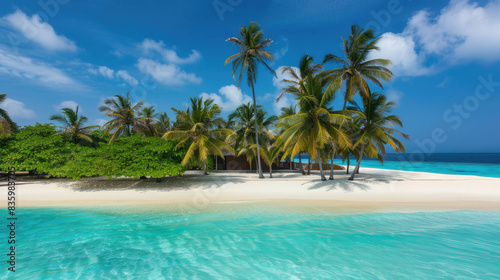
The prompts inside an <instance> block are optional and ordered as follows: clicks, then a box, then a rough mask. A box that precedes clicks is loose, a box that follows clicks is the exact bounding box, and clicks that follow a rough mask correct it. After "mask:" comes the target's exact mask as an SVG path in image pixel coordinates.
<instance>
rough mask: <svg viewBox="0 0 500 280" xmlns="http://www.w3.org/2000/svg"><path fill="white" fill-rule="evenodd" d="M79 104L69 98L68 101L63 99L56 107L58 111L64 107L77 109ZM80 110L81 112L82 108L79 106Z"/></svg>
mask: <svg viewBox="0 0 500 280" xmlns="http://www.w3.org/2000/svg"><path fill="white" fill-rule="evenodd" d="M77 106H78V103H76V102H75V101H71V100H68V101H63V102H61V103H59V104H57V105H54V109H56V111H59V110H61V109H62V108H70V109H73V110H76V107H77ZM78 110H79V112H81V111H82V108H79V109H78Z"/></svg>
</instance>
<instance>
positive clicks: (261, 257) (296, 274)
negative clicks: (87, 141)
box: [0, 206, 500, 279]
mask: <svg viewBox="0 0 500 280" xmlns="http://www.w3.org/2000/svg"><path fill="white" fill-rule="evenodd" d="M247 208H249V206H230V207H229V206H228V207H226V208H221V209H218V210H214V211H203V213H202V212H200V211H198V212H196V211H190V212H185V211H176V210H172V209H170V210H167V209H163V210H162V209H159V208H156V209H154V208H150V209H138V208H137V209H133V208H86V209H83V208H70V209H67V208H24V209H20V210H19V213H18V216H19V220H18V229H17V230H18V236H17V242H18V244H17V246H18V247H17V267H16V270H17V272H16V274H15V276H16V278H17V279H31V278H37V277H38V278H37V279H164V278H166V279H377V278H378V279H436V278H441V279H454V278H458V277H460V278H461V279H499V278H500V265H499V264H500V212H472V211H457V212H436V213H379V214H378V213H370V214H349V215H347V214H335V213H324V212H317V213H299V212H286V211H275V209H274V210H273V209H270V208H262V209H258V210H256V209H255V208H251V209H250V211H249V209H247ZM6 276H12V274H9V272H7V270H6V269H5V270H3V271H2V272H1V273H0V278H2V279H4V278H5V277H6Z"/></svg>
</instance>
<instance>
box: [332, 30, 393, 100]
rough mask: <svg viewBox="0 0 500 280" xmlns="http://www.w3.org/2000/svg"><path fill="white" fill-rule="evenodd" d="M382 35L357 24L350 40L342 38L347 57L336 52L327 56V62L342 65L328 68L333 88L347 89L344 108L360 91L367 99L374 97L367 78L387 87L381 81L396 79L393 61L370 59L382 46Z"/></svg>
mask: <svg viewBox="0 0 500 280" xmlns="http://www.w3.org/2000/svg"><path fill="white" fill-rule="evenodd" d="M380 38H382V37H375V35H374V33H373V30H372V29H368V30H364V29H362V28H359V27H358V26H357V25H353V26H352V27H351V34H350V35H349V37H348V38H347V40H345V39H344V38H342V41H343V46H342V51H343V53H344V56H345V58H341V57H338V56H336V55H333V54H327V55H326V56H325V58H324V60H323V64H325V63H328V62H333V63H338V64H341V67H340V68H336V69H332V70H329V71H328V73H329V74H330V79H331V83H330V85H329V88H330V89H329V91H330V92H334V91H335V90H336V89H340V90H341V91H342V89H344V90H345V92H344V107H343V109H344V110H345V109H346V104H347V102H349V101H351V100H353V98H354V96H355V95H356V93H358V92H359V93H360V95H361V96H362V98H363V100H364V101H366V100H367V99H368V98H369V97H370V88H369V86H368V82H367V81H370V82H372V83H374V84H376V85H378V86H379V87H381V88H383V86H382V83H381V80H382V81H390V80H391V79H392V75H393V74H392V72H391V71H390V70H389V69H388V68H387V66H389V65H390V64H391V61H390V60H388V59H381V58H376V59H369V55H370V54H371V53H372V52H373V51H374V50H378V49H379V48H378V46H377V43H378V41H379V40H380Z"/></svg>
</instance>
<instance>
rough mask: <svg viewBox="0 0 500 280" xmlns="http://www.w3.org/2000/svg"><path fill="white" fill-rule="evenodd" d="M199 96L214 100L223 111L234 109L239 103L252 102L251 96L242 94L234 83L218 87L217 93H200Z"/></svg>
mask: <svg viewBox="0 0 500 280" xmlns="http://www.w3.org/2000/svg"><path fill="white" fill-rule="evenodd" d="M200 97H203V98H205V99H207V98H210V99H213V100H214V102H215V103H216V104H217V105H219V106H221V107H222V110H223V111H226V112H229V111H234V110H235V109H236V108H237V107H238V106H240V105H241V104H246V103H248V102H252V98H251V97H250V96H248V95H246V94H244V93H243V92H242V91H241V89H238V87H236V86H235V85H228V86H224V87H221V88H220V89H219V94H216V93H206V92H204V93H202V94H200Z"/></svg>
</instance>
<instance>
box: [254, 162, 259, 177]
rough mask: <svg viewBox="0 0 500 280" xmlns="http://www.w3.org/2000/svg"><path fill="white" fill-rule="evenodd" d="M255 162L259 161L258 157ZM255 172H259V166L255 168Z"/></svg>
mask: <svg viewBox="0 0 500 280" xmlns="http://www.w3.org/2000/svg"><path fill="white" fill-rule="evenodd" d="M255 162H257V159H255ZM255 173H257V174H259V167H258V166H256V168H255Z"/></svg>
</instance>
